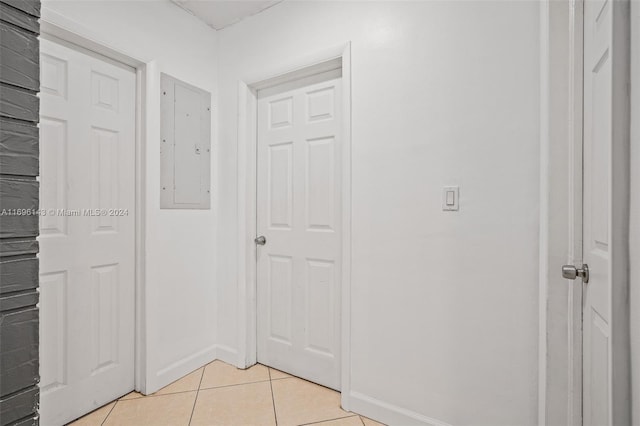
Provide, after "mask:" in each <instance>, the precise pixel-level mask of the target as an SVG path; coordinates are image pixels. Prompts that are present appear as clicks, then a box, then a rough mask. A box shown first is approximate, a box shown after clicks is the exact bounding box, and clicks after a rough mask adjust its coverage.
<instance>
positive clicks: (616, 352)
mask: <svg viewBox="0 0 640 426" xmlns="http://www.w3.org/2000/svg"><path fill="white" fill-rule="evenodd" d="M625 3H626V2H624V1H620V0H616V1H613V0H610V1H607V0H597V1H596V0H587V1H585V3H584V201H583V202H584V222H583V226H584V230H583V233H584V235H583V258H584V263H586V264H587V265H588V268H589V281H588V283H587V284H586V285H585V286H584V307H583V369H584V374H583V419H584V425H587V426H591V425H593V426H604V425H622V424H630V418H629V417H628V414H629V413H628V409H629V407H628V398H629V395H628V393H627V386H628V375H629V370H628V367H627V365H626V364H627V362H628V355H627V353H628V351H629V348H628V337H626V336H625V334H626V333H628V321H629V318H628V310H627V308H626V303H627V302H626V300H627V296H626V295H627V290H626V286H627V285H628V282H627V278H626V270H625V266H624V263H625V260H624V259H625V257H626V253H627V248H626V247H625V246H626V244H627V241H628V228H627V223H626V222H627V220H628V218H626V219H625V216H626V214H625V213H623V211H624V210H625V208H627V207H625V206H626V205H627V200H628V193H627V190H628V189H627V188H628V186H627V185H628V184H627V183H626V178H625V174H626V173H627V169H626V167H625V166H624V160H625V157H626V154H625V151H626V150H627V149H628V139H627V138H628V121H627V120H626V119H625V116H626V111H627V109H626V108H627V107H625V103H626V102H628V86H627V84H626V81H625V80H626V77H625V75H626V72H627V71H625V70H624V67H625V66H628V62H627V64H626V65H625V57H627V58H628V53H627V52H626V47H625V44H626V42H625V37H626V36H625V35H624V31H625V30H624V29H625V28H628V26H627V25H625V23H624V20H625V19H628V13H625V12H624V9H625V8H627V7H628V3H626V4H625ZM625 15H626V17H625ZM625 122H626V124H625ZM625 126H627V127H626V129H625ZM614 164H615V167H614Z"/></svg>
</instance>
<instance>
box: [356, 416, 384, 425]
mask: <svg viewBox="0 0 640 426" xmlns="http://www.w3.org/2000/svg"><path fill="white" fill-rule="evenodd" d="M360 418H361V419H362V423H364V425H365V426H385V425H384V423H378V422H376V421H375V420H371V419H370V418H368V417H365V416H360Z"/></svg>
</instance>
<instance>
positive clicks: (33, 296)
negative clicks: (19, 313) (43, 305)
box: [0, 291, 40, 312]
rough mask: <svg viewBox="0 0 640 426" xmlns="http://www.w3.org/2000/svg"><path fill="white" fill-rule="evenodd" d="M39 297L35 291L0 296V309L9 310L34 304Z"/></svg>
mask: <svg viewBox="0 0 640 426" xmlns="http://www.w3.org/2000/svg"><path fill="white" fill-rule="evenodd" d="M39 299H40V297H39V294H38V293H37V292H36V291H30V292H29V293H18V294H14V293H12V294H10V295H7V296H0V311H2V312H4V311H11V310H14V309H20V308H26V307H29V306H35V305H36V304H37V303H38V300H39Z"/></svg>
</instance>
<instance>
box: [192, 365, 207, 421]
mask: <svg viewBox="0 0 640 426" xmlns="http://www.w3.org/2000/svg"><path fill="white" fill-rule="evenodd" d="M206 368H207V366H206V365H205V366H204V367H202V374H201V375H200V382H198V389H197V391H196V397H195V399H194V400H193V408H191V416H189V423H188V424H189V426H191V420H193V413H194V412H195V411H196V403H197V402H198V395H200V386H202V379H203V378H204V370H205V369H206Z"/></svg>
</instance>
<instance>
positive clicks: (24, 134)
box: [0, 119, 39, 176]
mask: <svg viewBox="0 0 640 426" xmlns="http://www.w3.org/2000/svg"><path fill="white" fill-rule="evenodd" d="M38 133H39V131H38V127H37V126H36V125H35V124H29V123H22V122H18V121H13V120H7V119H4V120H3V119H0V174H5V175H21V176H37V175H38V172H39V171H38V167H39V164H38V154H39V145H38Z"/></svg>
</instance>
